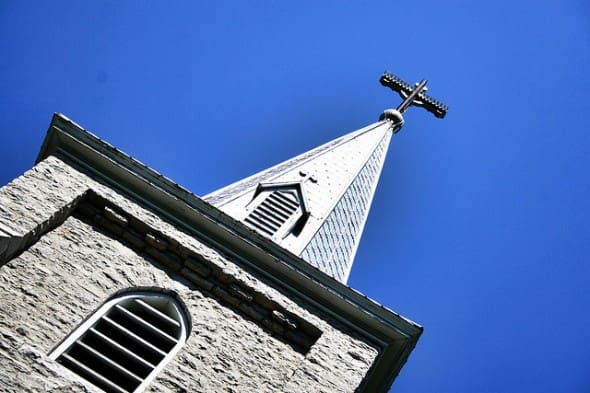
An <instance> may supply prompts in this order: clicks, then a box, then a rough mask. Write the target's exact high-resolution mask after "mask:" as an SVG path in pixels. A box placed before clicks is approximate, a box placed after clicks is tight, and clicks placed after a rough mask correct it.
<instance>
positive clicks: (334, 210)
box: [203, 120, 396, 282]
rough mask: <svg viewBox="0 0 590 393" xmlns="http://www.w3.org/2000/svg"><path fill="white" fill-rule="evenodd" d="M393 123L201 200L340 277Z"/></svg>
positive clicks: (347, 137)
mask: <svg viewBox="0 0 590 393" xmlns="http://www.w3.org/2000/svg"><path fill="white" fill-rule="evenodd" d="M395 126H396V123H395V122H392V121H390V120H381V121H379V122H377V123H374V124H371V125H369V126H368V127H365V128H362V129H360V130H357V131H355V132H352V133H350V134H348V135H345V136H343V137H340V138H338V139H335V140H333V141H331V142H328V143H326V144H324V145H322V146H320V147H317V148H315V149H313V150H311V151H308V152H306V153H303V154H301V155H299V156H297V157H294V158H291V159H289V160H287V161H285V162H283V163H281V164H278V165H276V166H274V167H271V168H269V169H266V170H264V171H262V172H259V173H257V174H255V175H253V176H250V177H248V178H246V179H243V180H240V181H238V182H236V183H233V184H231V185H229V186H227V187H224V188H222V189H220V190H217V191H215V192H213V193H211V194H209V195H207V196H205V197H203V199H204V200H205V201H207V202H209V203H210V204H212V205H214V206H215V207H217V208H219V209H220V210H223V211H224V212H225V213H227V214H229V215H230V216H232V217H234V218H236V219H238V220H241V221H243V222H244V223H246V225H249V226H250V227H251V228H253V229H254V230H256V231H257V232H259V233H261V234H263V235H265V236H267V237H270V238H271V239H273V240H274V241H275V242H276V243H277V244H279V245H281V246H282V247H284V248H285V249H287V250H289V251H291V252H293V253H294V254H296V255H300V256H301V257H302V258H303V259H305V260H306V261H308V262H309V263H311V264H312V265H314V266H316V267H317V268H319V269H320V270H322V271H324V272H325V273H327V274H329V275H331V276H332V277H334V278H336V279H337V280H339V281H342V282H346V280H347V279H348V275H349V273H350V269H351V267H352V262H353V259H354V255H355V253H356V249H357V247H358V244H359V240H360V236H361V233H362V230H363V227H364V224H365V220H366V219H367V215H368V213H369V207H370V205H371V201H372V199H373V194H374V192H375V188H376V186H377V181H378V179H379V174H380V173H381V168H382V167H383V162H384V160H385V155H386V152H387V148H388V146H389V141H390V139H391V135H392V133H393V131H394V129H395V128H396V127H395Z"/></svg>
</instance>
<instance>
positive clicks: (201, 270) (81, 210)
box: [74, 192, 322, 353]
mask: <svg viewBox="0 0 590 393" xmlns="http://www.w3.org/2000/svg"><path fill="white" fill-rule="evenodd" d="M74 216H75V217H77V218H79V219H81V220H82V221H85V222H87V223H89V224H91V225H92V226H94V227H95V228H98V229H99V230H101V231H103V232H105V233H106V234H108V235H110V236H111V237H112V238H114V239H116V240H119V241H120V242H122V243H123V244H125V245H126V246H128V247H129V248H131V249H132V250H133V251H135V252H136V253H138V254H140V255H144V256H147V257H149V258H150V259H152V260H154V261H155V262H157V263H159V264H160V265H162V266H164V267H166V268H167V269H169V270H170V271H172V272H174V273H177V274H179V275H181V276H182V277H184V278H185V279H187V280H188V281H190V282H191V283H192V284H194V285H195V286H196V287H198V288H199V289H200V290H201V291H202V292H204V293H205V294H207V295H208V296H211V297H213V298H215V299H217V300H218V301H219V302H221V303H223V304H224V305H226V306H227V307H229V308H231V309H232V310H234V311H235V312H237V313H239V314H241V315H243V316H244V317H246V318H248V319H251V320H253V321H255V322H256V323H257V324H258V325H259V326H261V327H262V328H264V329H265V330H266V331H268V332H269V333H270V334H271V335H273V336H275V337H277V338H279V339H280V340H282V341H284V342H286V343H288V344H289V345H291V346H292V347H293V348H294V349H295V350H297V351H298V352H301V353H307V352H308V351H309V349H310V348H311V346H312V345H313V344H314V343H315V342H316V341H317V340H318V338H319V337H320V336H321V334H322V332H321V330H319V329H318V328H317V327H315V326H314V325H312V324H311V323H309V322H307V321H306V320H304V319H303V318H301V317H299V316H297V315H294V314H293V313H290V312H289V311H287V310H286V309H285V308H284V307H282V306H280V305H279V304H277V303H276V302H274V301H273V300H271V299H269V298H268V297H267V296H265V295H264V294H262V293H260V292H258V291H256V290H255V289H253V288H251V287H250V286H248V285H247V284H246V283H244V282H241V281H239V280H237V279H236V278H235V277H233V276H232V275H230V274H227V273H225V272H223V271H222V270H221V269H220V268H219V267H218V266H216V265H214V264H213V263H211V262H209V261H207V260H206V259H205V258H204V257H203V256H201V255H199V254H197V253H195V252H194V251H192V250H189V249H188V248H186V247H184V246H182V245H180V244H179V243H178V242H176V241H175V240H174V239H171V238H169V237H168V236H166V235H164V234H162V233H160V232H159V231H157V230H155V229H153V228H150V227H149V226H147V225H146V224H145V223H144V222H141V221H139V220H138V219H136V218H135V217H133V216H131V215H130V214H128V213H126V212H124V211H122V210H121V209H120V208H118V207H117V206H115V205H114V204H112V203H111V202H109V201H107V200H105V199H104V198H102V197H100V196H98V195H96V194H94V193H93V192H88V193H87V196H86V198H84V200H83V201H81V202H80V203H79V205H78V207H77V209H76V210H75V211H74Z"/></svg>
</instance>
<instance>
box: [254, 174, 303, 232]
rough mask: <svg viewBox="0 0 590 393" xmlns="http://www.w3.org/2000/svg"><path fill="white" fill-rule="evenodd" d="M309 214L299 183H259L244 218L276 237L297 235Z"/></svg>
mask: <svg viewBox="0 0 590 393" xmlns="http://www.w3.org/2000/svg"><path fill="white" fill-rule="evenodd" d="M307 216H308V214H307V211H306V208H305V200H304V198H303V192H302V188H301V184H300V183H285V184H260V185H259V186H258V187H257V190H256V193H255V194H254V197H253V199H252V201H251V202H250V203H249V204H248V205H247V206H246V216H245V218H244V222H245V223H246V224H247V225H248V226H250V227H251V228H253V229H255V230H256V231H257V232H259V233H261V234H263V235H266V236H269V237H271V238H272V239H274V240H281V239H283V238H284V237H286V236H287V235H289V234H294V235H297V234H298V233H299V231H300V230H301V227H302V225H303V224H304V221H305V219H306V218H307Z"/></svg>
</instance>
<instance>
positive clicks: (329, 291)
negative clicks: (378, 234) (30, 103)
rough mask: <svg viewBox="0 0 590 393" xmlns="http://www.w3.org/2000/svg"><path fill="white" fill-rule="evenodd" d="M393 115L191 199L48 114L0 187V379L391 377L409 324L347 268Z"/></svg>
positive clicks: (314, 385) (407, 342)
mask: <svg viewBox="0 0 590 393" xmlns="http://www.w3.org/2000/svg"><path fill="white" fill-rule="evenodd" d="M397 120H399V118H397V117H396V116H384V117H383V118H382V120H380V121H379V122H377V123H375V124H372V125H370V126H368V127H365V128H363V129H361V130H358V131H356V132H353V133H351V134H348V135H346V136H344V137H342V138H339V139H336V140H334V141H332V142H329V143H327V144H325V145H323V146H320V147H318V148H316V149H314V150H312V151H310V152H308V153H304V154H302V155H300V156H297V157H295V158H293V159H290V160H288V161H285V162H284V163H282V164H279V165H277V166H274V167H272V168H270V169H268V170H265V171H262V172H260V173H258V174H256V175H254V176H251V177H249V178H247V179H244V180H242V181H239V182H237V183H235V184H232V185H230V186H228V187H225V188H223V189H221V190H218V191H216V192H213V193H212V194H209V195H207V196H206V197H204V198H199V197H197V196H196V195H194V194H192V193H190V192H189V191H188V190H186V189H184V188H182V187H180V186H179V185H178V184H175V183H174V182H172V181H171V180H169V179H167V178H165V177H163V176H162V175H160V174H158V173H157V172H156V171H154V170H152V169H150V168H148V167H146V166H145V165H143V164H141V163H140V162H138V161H136V160H134V159H133V158H131V157H129V156H128V155H126V154H125V153H123V152H121V151H119V150H117V149H116V148H114V147H113V146H110V145H109V144H107V143H106V142H104V141H102V140H101V139H99V138H97V137H96V136H94V135H92V134H91V133H89V132H88V131H86V130H84V129H83V128H82V127H80V126H79V125H77V124H76V123H74V122H72V121H71V120H69V119H68V118H66V117H65V116H63V115H59V114H56V115H55V116H54V118H53V120H52V122H51V125H50V127H49V131H48V133H47V136H46V139H45V141H44V142H43V145H42V148H41V152H40V154H39V157H38V159H37V164H36V165H35V166H34V167H33V168H32V169H31V170H29V171H28V172H26V173H25V174H24V175H22V176H20V177H18V178H17V179H15V180H14V181H12V182H11V183H9V184H8V185H6V186H4V187H3V188H1V189H0V284H1V285H0V304H1V306H2V307H0V357H1V358H2V362H0V368H1V372H0V375H1V376H2V377H0V391H108V392H132V391H136V392H138V391H153V392H175V391H190V392H217V391H220V392H320V391H322V392H332V391H334V392H336V391H337V392H353V391H358V392H385V391H387V390H388V389H389V386H390V385H391V383H392V382H393V380H394V378H395V376H396V375H397V374H398V373H399V371H400V369H401V367H402V366H403V364H404V363H405V361H406V360H407V358H408V356H409V354H410V352H411V351H412V349H413V348H414V346H415V344H416V341H417V340H418V337H419V336H420V333H421V331H422V328H421V327H420V326H418V325H416V324H415V323H413V322H411V321H409V320H407V319H405V318H403V317H401V316H400V315H398V314H396V313H394V312H393V311H391V310H389V309H387V308H385V307H383V306H381V305H379V304H377V303H375V302H374V301H372V300H370V299H368V298H366V297H365V296H363V295H362V294H360V293H359V292H357V291H355V290H353V289H351V288H349V287H348V286H346V285H345V283H346V280H347V278H348V275H349V273H350V268H351V265H352V261H353V258H354V254H355V251H356V249H357V246H358V242H359V238H360V235H361V232H362V229H363V226H364V223H365V220H366V217H367V214H368V210H369V206H370V203H371V199H372V197H373V193H374V191H375V187H376V184H377V180H378V177H379V173H380V171H381V168H382V164H383V160H384V158H385V154H386V151H387V147H388V144H389V140H390V138H391V135H392V133H393V132H394V131H395V130H396V128H397V127H399V126H400V124H399V122H398V121H397Z"/></svg>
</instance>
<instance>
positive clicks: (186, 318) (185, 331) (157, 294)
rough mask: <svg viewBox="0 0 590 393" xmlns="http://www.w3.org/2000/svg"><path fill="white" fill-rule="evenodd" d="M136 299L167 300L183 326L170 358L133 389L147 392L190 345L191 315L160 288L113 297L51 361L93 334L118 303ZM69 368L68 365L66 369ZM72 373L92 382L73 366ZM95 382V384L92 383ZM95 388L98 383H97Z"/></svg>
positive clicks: (169, 293)
mask: <svg viewBox="0 0 590 393" xmlns="http://www.w3.org/2000/svg"><path fill="white" fill-rule="evenodd" d="M135 298H140V299H145V298H152V299H151V300H153V298H159V300H164V301H167V302H168V303H169V304H170V305H171V306H172V308H173V310H174V311H175V313H176V315H177V316H178V318H177V319H176V321H177V322H178V323H179V324H180V327H179V336H178V338H177V342H176V344H175V345H174V346H173V347H172V348H171V349H170V350H168V352H167V353H166V355H165V356H164V357H163V358H162V359H161V360H160V361H159V363H158V364H156V365H155V367H154V368H153V369H152V371H151V372H150V373H149V374H148V375H147V376H146V377H144V378H143V381H142V382H141V383H140V384H139V385H138V386H137V387H136V388H135V389H134V390H133V392H134V393H137V392H142V391H144V390H145V389H146V387H147V386H148V385H149V384H150V383H151V382H152V381H153V380H154V379H155V377H156V376H157V375H158V373H159V372H160V371H162V369H163V368H164V367H165V366H166V365H167V364H168V363H169V362H170V361H171V360H172V358H173V357H174V356H175V355H176V354H177V353H178V351H179V350H180V348H182V346H183V345H184V343H185V342H186V340H187V338H188V335H189V334H190V326H191V323H190V315H189V314H188V312H187V310H186V307H185V306H184V304H183V303H182V302H181V301H180V299H178V298H177V296H175V294H174V293H171V292H170V291H164V290H160V291H159V290H158V289H155V290H154V289H148V290H127V291H124V292H120V293H117V294H115V295H114V296H112V297H111V298H109V299H108V300H107V301H106V302H105V303H103V304H102V305H101V306H100V307H99V308H98V309H97V310H96V311H94V312H93V313H92V315H90V316H89V317H88V318H87V319H86V320H84V322H82V323H81V324H80V325H79V326H78V327H77V328H76V329H75V330H74V331H73V332H72V333H70V334H69V335H68V336H67V337H66V338H65V339H64V340H63V341H62V342H61V343H60V344H59V345H58V346H57V347H55V349H53V351H51V353H50V354H49V358H50V359H52V360H54V361H57V360H58V358H59V357H60V356H61V355H62V354H64V353H66V352H67V351H68V350H69V349H70V348H71V347H72V346H73V345H74V344H75V343H76V342H77V341H78V340H80V339H81V338H83V336H84V335H85V334H86V333H87V332H89V330H90V329H91V328H93V327H94V326H95V325H97V324H98V322H99V321H100V319H101V318H102V317H103V316H105V315H106V314H108V313H109V311H110V310H112V309H113V308H115V307H116V306H117V305H118V304H120V303H123V302H126V301H128V300H132V299H135ZM64 367H65V366H64ZM66 368H67V369H68V370H70V371H71V372H73V373H74V374H76V375H78V376H79V377H80V378H82V379H84V380H86V381H88V380H87V379H86V378H84V376H82V375H79V374H78V373H77V372H75V371H73V370H71V369H70V368H69V367H66ZM88 382H89V383H92V382H91V381H88ZM93 385H94V384H93Z"/></svg>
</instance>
